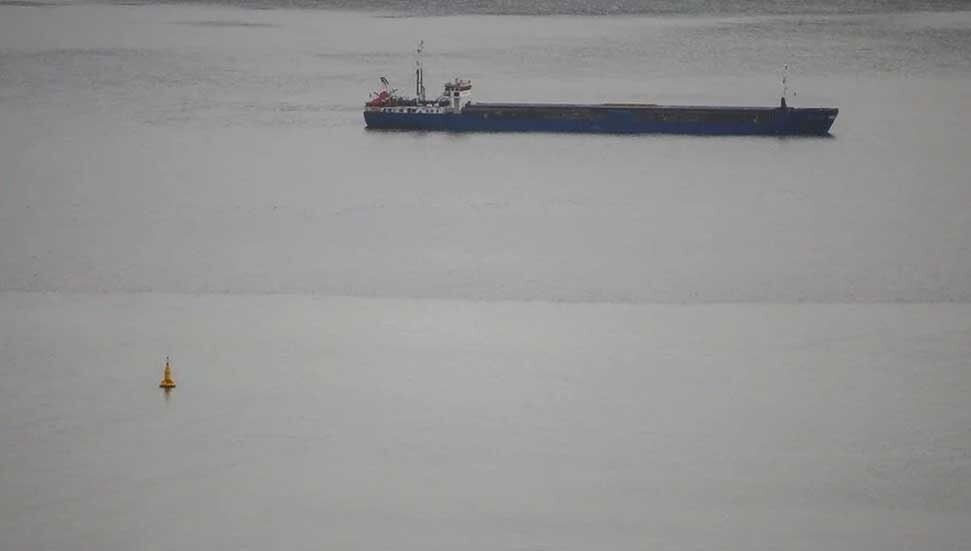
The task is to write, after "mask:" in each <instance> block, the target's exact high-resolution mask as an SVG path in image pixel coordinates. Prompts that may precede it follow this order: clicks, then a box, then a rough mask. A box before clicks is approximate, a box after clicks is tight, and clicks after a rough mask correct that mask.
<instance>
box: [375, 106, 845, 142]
mask: <svg viewBox="0 0 971 551" xmlns="http://www.w3.org/2000/svg"><path fill="white" fill-rule="evenodd" d="M414 111H420V109H415V110H414ZM838 113H839V110H838V109H836V108H820V107H813V108H793V107H774V108H773V107H688V106H686V107H682V106H656V105H617V104H614V105H611V104H604V105H568V104H511V103H510V104H498V103H491V104H482V103H478V104H476V103H472V104H469V105H466V106H465V108H464V109H462V110H461V111H460V112H456V113H428V112H424V113H422V112H409V111H408V109H406V108H399V109H395V110H388V109H380V110H378V109H375V110H365V111H364V121H365V123H366V124H367V127H368V128H369V129H379V130H380V129H387V130H424V131H448V132H567V133H603V134H692V135H726V136H730V135H738V136H759V135H768V136H827V135H829V130H830V128H831V127H832V125H833V122H834V121H835V119H836V116H837V114H838Z"/></svg>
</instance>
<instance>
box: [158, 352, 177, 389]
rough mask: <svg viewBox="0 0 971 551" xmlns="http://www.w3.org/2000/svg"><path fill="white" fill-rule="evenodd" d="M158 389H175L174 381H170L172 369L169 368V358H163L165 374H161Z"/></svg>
mask: <svg viewBox="0 0 971 551" xmlns="http://www.w3.org/2000/svg"><path fill="white" fill-rule="evenodd" d="M158 386H159V388H175V381H173V380H172V368H171V367H169V358H168V356H166V357H165V372H164V373H163V374H162V382H161V383H159V384H158Z"/></svg>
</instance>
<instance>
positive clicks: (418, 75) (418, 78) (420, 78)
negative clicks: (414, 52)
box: [415, 40, 425, 102]
mask: <svg viewBox="0 0 971 551" xmlns="http://www.w3.org/2000/svg"><path fill="white" fill-rule="evenodd" d="M424 49H425V41H424V40H419V41H418V57H417V59H416V61H415V65H416V68H415V95H416V96H417V97H418V101H419V102H424V101H425V74H424V68H423V67H422V65H421V52H422V50H424Z"/></svg>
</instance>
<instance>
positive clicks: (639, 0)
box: [121, 0, 967, 16]
mask: <svg viewBox="0 0 971 551" xmlns="http://www.w3.org/2000/svg"><path fill="white" fill-rule="evenodd" d="M121 2H123V3H126V4H214V5H232V6H236V7H242V8H250V9H276V8H321V9H342V10H356V11H375V12H391V13H394V14H398V15H399V16H400V15H420V16H434V15H460V14H483V15H782V14H863V13H903V12H913V11H946V10H961V9H966V7H967V4H966V2H963V1H960V0H921V1H908V0H890V1H887V0H855V1H851V2H842V1H838V0H820V1H817V2H812V3H806V2H802V1H801V0H776V1H773V2H765V1H763V0H730V1H719V0H695V1H691V2H683V1H680V0H614V1H612V2H589V1H587V0H545V1H537V2H509V1H508V0H422V1H418V2H415V1H410V0H136V1H134V2H130V1H128V0H121Z"/></svg>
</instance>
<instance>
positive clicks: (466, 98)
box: [364, 45, 839, 136]
mask: <svg viewBox="0 0 971 551" xmlns="http://www.w3.org/2000/svg"><path fill="white" fill-rule="evenodd" d="M421 51H422V46H421V45H419V47H418V54H419V55H418V61H417V68H416V71H415V81H416V85H415V97H413V98H408V97H402V96H399V95H398V93H397V90H396V89H394V88H392V87H391V84H390V82H389V81H388V79H387V78H385V77H381V87H380V88H379V89H378V90H377V91H376V92H373V93H372V94H371V99H370V100H369V101H368V102H367V103H366V104H365V106H364V122H365V124H366V125H367V128H369V129H394V130H424V131H433V130H443V131H452V132H586V133H607V134H610V133H613V134H696V135H742V136H745V135H748V136H752V135H768V136H800V135H801V136H827V135H829V131H830V127H832V125H833V122H834V121H835V120H836V115H837V114H838V113H839V109H837V108H835V107H789V106H788V105H787V103H786V95H787V90H788V88H787V82H786V79H787V72H788V67H786V69H785V72H784V73H783V77H782V85H783V93H782V98H781V100H780V102H779V105H777V106H771V107H721V106H700V105H656V104H650V103H600V104H572V103H478V102H473V101H471V96H472V82H471V81H469V80H463V79H455V80H453V81H451V82H447V83H445V86H444V88H443V91H442V94H441V95H439V96H438V97H437V98H434V99H426V96H425V85H424V71H423V67H422V62H421Z"/></svg>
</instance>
